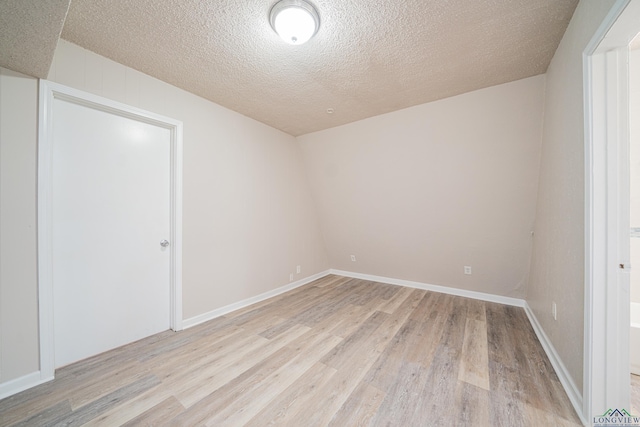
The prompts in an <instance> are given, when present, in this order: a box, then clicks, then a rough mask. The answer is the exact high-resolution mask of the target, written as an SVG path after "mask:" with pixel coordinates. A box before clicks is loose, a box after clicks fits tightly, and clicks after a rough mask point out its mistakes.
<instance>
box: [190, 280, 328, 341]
mask: <svg viewBox="0 0 640 427" xmlns="http://www.w3.org/2000/svg"><path fill="white" fill-rule="evenodd" d="M329 274H331V272H330V270H325V271H322V272H320V273H317V274H314V275H312V276H309V277H306V278H304V279H300V280H298V281H295V282H292V283H289V284H288V285H284V286H280V287H279V288H276V289H272V290H270V291H268V292H265V293H262V294H260V295H256V296H254V297H251V298H247V299H244V300H242V301H238V302H235V303H233V304H229V305H225V306H224V307H220V308H217V309H215V310H212V311H208V312H206V313H202V314H199V315H198V316H194V317H191V318H189V319H185V320H183V322H182V327H183V328H184V329H187V328H191V327H192V326H196V325H199V324H201V323H204V322H208V321H209V320H212V319H215V318H216V317H220V316H224V315H225V314H227V313H231V312H232V311H236V310H240V309H241V308H244V307H247V306H249V305H251V304H255V303H258V302H260V301H264V300H266V299H269V298H273V297H275V296H277V295H280V294H283V293H285V292H287V291H290V290H292V289H295V288H299V287H300V286H304V285H306V284H308V283H311V282H313V281H314V280H318V279H320V278H322V277H325V276H327V275H329Z"/></svg>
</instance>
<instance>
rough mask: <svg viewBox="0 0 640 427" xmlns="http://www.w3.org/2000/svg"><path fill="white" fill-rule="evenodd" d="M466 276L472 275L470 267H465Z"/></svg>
mask: <svg viewBox="0 0 640 427" xmlns="http://www.w3.org/2000/svg"><path fill="white" fill-rule="evenodd" d="M464 274H471V267H470V266H468V265H465V266H464Z"/></svg>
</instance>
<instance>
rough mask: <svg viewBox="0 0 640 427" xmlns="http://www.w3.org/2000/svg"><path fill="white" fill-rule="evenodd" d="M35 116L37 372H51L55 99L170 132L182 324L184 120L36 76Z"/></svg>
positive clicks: (175, 294)
mask: <svg viewBox="0 0 640 427" xmlns="http://www.w3.org/2000/svg"><path fill="white" fill-rule="evenodd" d="M39 84H40V103H39V117H38V128H39V131H38V298H39V304H38V307H39V308H38V310H39V326H40V331H39V334H40V372H41V375H42V376H43V378H53V376H54V371H55V360H54V355H55V351H54V348H55V347H54V341H53V340H54V330H53V261H52V259H53V249H52V248H53V246H52V241H53V236H52V230H53V227H52V222H51V215H52V211H51V206H52V199H51V194H52V187H51V185H52V170H51V162H52V154H53V153H52V146H51V142H52V135H53V133H52V132H53V121H52V114H53V101H54V99H64V100H66V101H69V102H73V103H76V104H78V105H83V106H86V107H88V108H94V109H97V110H100V111H105V112H109V113H112V114H116V115H118V116H121V117H128V118H131V119H133V120H137V121H141V122H144V123H148V124H151V125H154V126H159V127H162V128H165V129H168V130H169V131H170V132H171V236H172V240H173V242H172V244H171V245H170V249H171V261H170V262H171V267H170V274H171V278H170V287H171V291H170V298H171V306H170V308H169V310H170V326H171V329H173V330H176V331H177V330H180V329H182V129H183V128H182V122H181V121H178V120H174V119H172V118H169V117H165V116H161V115H159V114H155V113H151V112H148V111H145V110H141V109H139V108H135V107H131V106H129V105H126V104H122V103H119V102H116V101H112V100H110V99H107V98H103V97H100V96H97V95H93V94H90V93H87V92H83V91H80V90H77V89H74V88H70V87H67V86H63V85H61V84H58V83H53V82H49V81H46V80H40V81H39Z"/></svg>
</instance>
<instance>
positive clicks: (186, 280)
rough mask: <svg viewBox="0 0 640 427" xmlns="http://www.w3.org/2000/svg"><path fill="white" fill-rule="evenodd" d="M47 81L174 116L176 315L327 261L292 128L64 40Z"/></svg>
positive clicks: (268, 286) (275, 283) (264, 287)
mask: <svg viewBox="0 0 640 427" xmlns="http://www.w3.org/2000/svg"><path fill="white" fill-rule="evenodd" d="M49 80H52V81H55V82H58V83H61V84H64V85H67V86H71V87H74V88H77V89H81V90H85V91H88V92H91V93H94V94H97V95H101V96H105V97H107V98H110V99H113V100H116V101H120V102H124V103H126V104H129V105H133V106H135V107H140V108H143V109H145V110H148V111H152V112H155V113H158V114H162V115H165V116H169V117H172V118H174V119H178V120H182V121H183V123H184V175H183V176H184V185H183V191H184V204H183V210H184V211H183V215H184V217H183V232H184V247H183V307H184V317H185V318H190V317H193V316H196V315H199V314H202V313H206V312H208V311H211V310H214V309H216V308H219V307H223V306H225V305H228V304H231V303H234V302H237V301H240V300H243V299H246V298H249V297H252V296H255V295H258V294H260V293H263V292H267V291H269V290H272V289H274V288H276V287H279V286H283V285H286V284H288V283H289V274H290V273H294V276H295V277H294V280H298V279H302V278H304V277H307V276H310V275H312V274H315V273H318V272H320V271H323V270H326V269H327V268H328V267H329V265H328V263H327V258H326V254H325V250H324V244H323V242H322V237H321V234H320V229H319V225H318V222H317V218H316V214H315V210H314V205H313V202H312V199H311V195H310V192H309V188H308V182H307V178H306V175H305V173H304V170H303V168H302V161H301V153H300V149H299V147H298V145H297V144H296V141H295V138H294V137H292V136H290V135H287V134H285V133H283V132H280V131H278V130H275V129H273V128H271V127H269V126H266V125H264V124H262V123H259V122H257V121H255V120H253V119H249V118H247V117H245V116H242V115H240V114H238V113H235V112H233V111H230V110H228V109H226V108H223V107H221V106H219V105H217V104H214V103H212V102H210V101H207V100H204V99H203V98H200V97H198V96H195V95H193V94H191V93H188V92H185V91H183V90H180V89H178V88H176V87H174V86H171V85H169V84H167V83H164V82H161V81H159V80H157V79H154V78H151V77H149V76H147V75H145V74H142V73H139V72H137V71H135V70H132V69H131V68H127V67H125V66H124V65H121V64H118V63H116V62H113V61H110V60H108V59H106V58H104V57H101V56H99V55H96V54H94V53H92V52H89V51H87V50H84V49H82V48H80V47H78V46H76V45H73V44H71V43H68V42H66V41H64V40H61V41H60V42H59V43H58V48H57V50H56V53H55V56H54V61H53V65H52V67H51V70H50V72H49ZM297 265H300V266H301V267H302V271H301V273H300V274H295V269H296V266H297Z"/></svg>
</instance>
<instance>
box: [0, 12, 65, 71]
mask: <svg viewBox="0 0 640 427" xmlns="http://www.w3.org/2000/svg"><path fill="white" fill-rule="evenodd" d="M70 2H71V0H47V1H43V0H0V67H4V68H8V69H10V70H13V71H19V72H21V73H23V74H28V75H30V76H34V77H38V78H42V79H45V78H47V74H48V72H49V67H50V66H51V61H53V53H54V52H55V49H56V45H57V44H58V38H59V37H60V32H61V31H62V26H63V25H64V18H65V16H66V15H67V10H68V9H69V3H70Z"/></svg>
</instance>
